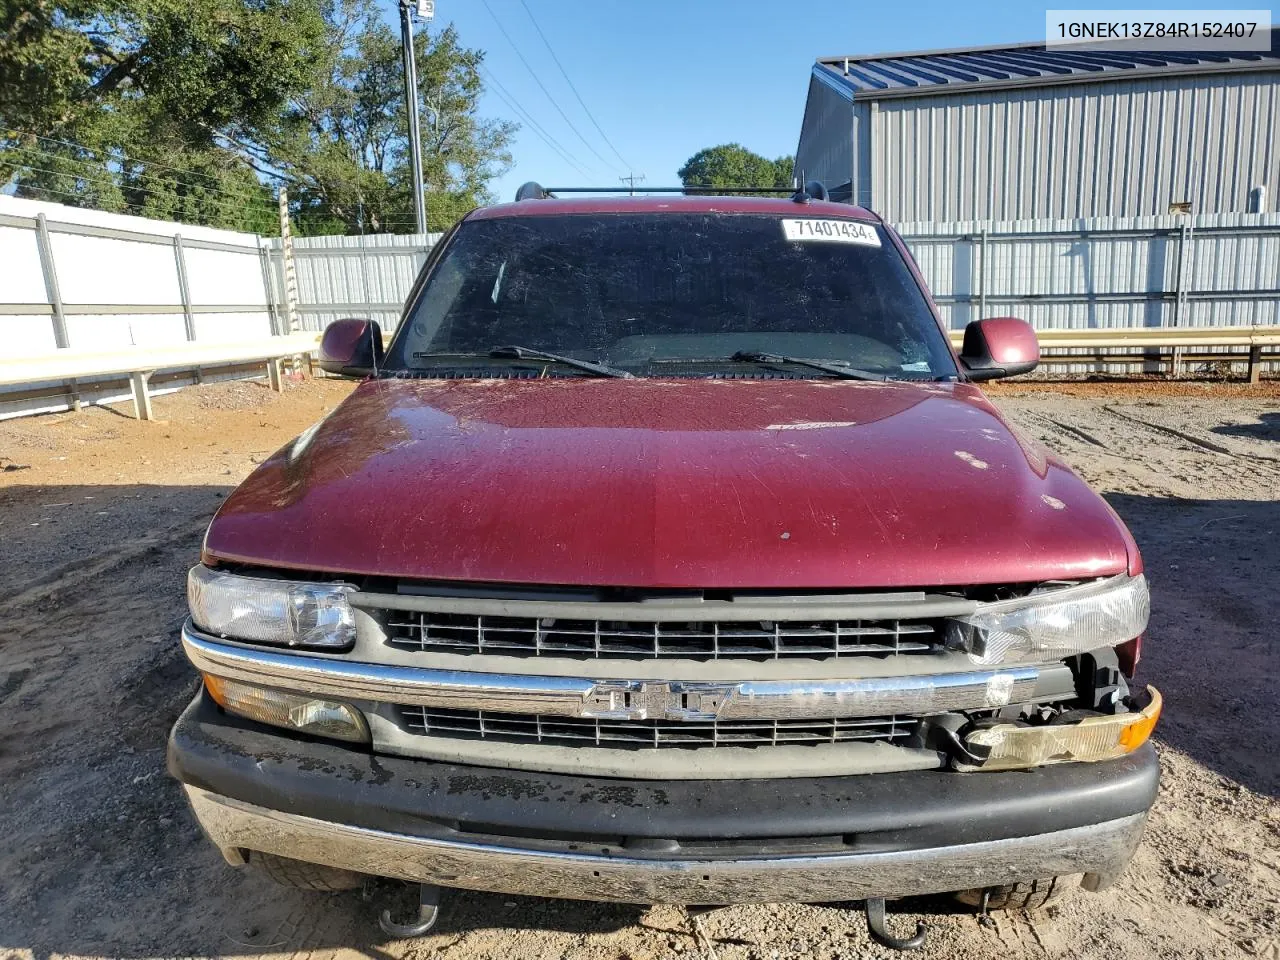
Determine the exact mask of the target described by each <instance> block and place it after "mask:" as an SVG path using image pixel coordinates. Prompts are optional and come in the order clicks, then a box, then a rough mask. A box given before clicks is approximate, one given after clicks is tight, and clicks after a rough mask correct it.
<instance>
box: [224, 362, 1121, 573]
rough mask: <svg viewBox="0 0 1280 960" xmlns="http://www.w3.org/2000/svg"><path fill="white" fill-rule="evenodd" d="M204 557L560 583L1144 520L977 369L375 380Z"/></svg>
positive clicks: (1068, 547)
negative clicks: (1025, 428)
mask: <svg viewBox="0 0 1280 960" xmlns="http://www.w3.org/2000/svg"><path fill="white" fill-rule="evenodd" d="M205 560H206V562H209V563H218V562H233V563H246V564H253V565H258V566H268V567H277V568H292V569H298V570H308V571H330V572H337V573H346V574H369V575H380V576H396V577H407V578H430V579H447V580H473V581H502V582H510V583H541V584H564V585H616V586H638V587H705V588H753V587H754V588H823V587H839V588H859V587H907V586H937V585H956V586H959V585H967V584H978V583H1009V582H1024V581H1041V580H1050V579H1071V578H1080V577H1091V576H1101V575H1106V574H1114V573H1119V572H1122V571H1124V570H1126V569H1131V568H1133V567H1136V566H1137V565H1138V564H1140V560H1139V559H1138V555H1137V550H1136V548H1135V547H1134V545H1133V541H1132V539H1131V538H1130V536H1129V534H1128V531H1127V530H1126V529H1125V528H1124V525H1123V524H1122V523H1121V522H1120V520H1119V518H1118V517H1117V516H1116V515H1115V514H1114V512H1112V511H1111V509H1110V508H1109V507H1108V506H1107V504H1106V503H1105V502H1104V501H1103V500H1102V499H1101V498H1100V497H1099V496H1097V495H1096V494H1095V493H1093V491H1091V490H1090V489H1089V488H1088V487H1087V486H1086V485H1085V484H1084V482H1083V481H1081V480H1080V479H1079V478H1078V477H1077V476H1076V475H1075V474H1074V473H1072V472H1071V470H1070V469H1069V468H1068V467H1067V466H1066V465H1065V464H1064V463H1062V462H1061V461H1060V460H1058V459H1056V458H1055V457H1053V456H1052V455H1050V454H1049V453H1048V452H1047V451H1046V450H1044V448H1042V447H1041V446H1040V445H1039V444H1036V443H1033V442H1030V441H1028V440H1027V439H1026V438H1024V437H1022V436H1020V435H1019V434H1018V433H1017V432H1016V431H1015V430H1013V429H1012V428H1011V427H1010V426H1009V425H1008V424H1007V423H1006V422H1005V420H1004V419H1003V418H1002V417H1001V416H1000V414H999V412H998V411H997V410H996V409H995V408H994V407H993V406H992V405H991V403H990V402H989V401H988V400H987V399H986V397H985V396H984V395H983V394H982V392H981V391H980V390H978V389H977V388H976V387H973V386H970V385H967V384H948V383H937V384H935V383H928V384H913V383H869V382H858V381H844V380H828V379H822V380H819V379H812V380H788V379H741V380H734V379H724V380H715V379H647V378H643V379H635V380H614V379H583V378H557V379H541V380H506V379H470V380H428V379H422V380H409V379H405V380H397V379H382V380H371V381H366V382H365V383H362V384H361V385H360V386H359V387H358V388H357V389H356V390H355V391H354V392H353V393H352V395H351V396H350V397H348V398H347V400H346V401H345V402H343V403H342V404H341V405H340V406H339V407H338V408H337V409H336V410H335V411H333V413H331V414H330V415H329V416H328V417H326V418H325V419H324V420H322V421H321V422H320V423H318V424H316V425H315V426H313V427H312V428H310V429H309V430H307V431H306V432H305V433H303V434H302V435H301V436H300V437H298V439H297V440H295V441H294V442H292V443H291V444H289V445H288V446H286V447H285V448H284V449H282V450H280V451H279V452H277V453H276V454H275V455H273V456H272V457H271V458H270V459H269V460H267V461H266V462H264V463H263V464H262V465H261V466H260V467H259V468H258V469H257V470H256V471H254V473H253V474H252V475H251V476H250V477H249V478H248V479H247V480H246V481H245V482H244V483H243V484H242V485H241V486H240V487H239V489H237V490H236V491H235V493H234V494H232V495H231V496H230V497H229V498H228V499H227V501H226V503H225V504H224V505H223V507H222V509H221V510H220V511H219V512H218V515H217V516H216V517H215V518H214V520H213V523H212V525H211V526H210V528H209V532H208V535H207V538H206V541H205Z"/></svg>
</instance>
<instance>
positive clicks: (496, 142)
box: [236, 0, 516, 233]
mask: <svg viewBox="0 0 1280 960" xmlns="http://www.w3.org/2000/svg"><path fill="white" fill-rule="evenodd" d="M328 18H329V31H328V38H327V42H326V44H325V47H324V49H323V51H322V52H321V56H320V60H319V61H318V63H317V67H316V73H315V76H314V77H313V80H312V83H311V84H310V85H309V87H308V89H307V90H306V92H305V93H303V94H302V95H301V96H299V97H297V98H295V99H294V100H293V101H292V102H291V103H290V104H289V107H288V109H287V110H286V111H285V112H284V114H283V115H282V116H281V118H280V120H279V122H278V124H277V125H276V126H275V127H274V128H273V129H271V130H270V131H267V132H265V133H264V134H263V135H262V136H261V138H260V140H258V141H257V142H254V140H253V139H252V138H246V139H245V140H242V141H238V142H237V144H236V145H237V147H238V148H239V149H240V150H241V151H242V155H243V156H245V157H246V159H247V160H248V161H249V162H251V163H252V164H254V165H255V167H257V168H258V169H259V170H261V171H262V172H263V173H272V172H274V173H275V174H276V175H278V176H280V177H282V178H283V179H285V180H286V181H288V182H290V183H291V184H292V185H293V190H294V194H295V200H296V205H295V212H296V215H297V218H298V222H299V226H300V228H301V230H303V231H304V232H314V233H361V232H379V231H395V232H407V231H411V230H412V229H413V224H414V215H413V195H412V189H411V178H410V167H409V156H408V137H407V123H406V118H405V108H404V87H403V79H402V76H403V74H402V67H401V51H400V40H399V38H398V36H396V35H395V34H394V33H393V32H392V31H391V30H390V29H389V28H388V27H387V25H386V24H385V23H384V22H383V21H382V20H381V18H380V17H379V15H378V11H377V7H376V6H375V4H374V2H373V0H338V2H337V3H335V5H334V8H333V9H332V10H331V11H330V12H329V14H328ZM414 43H415V53H416V56H417V59H418V92H419V98H420V100H419V102H420V104H421V105H422V106H421V109H422V112H423V121H422V150H423V165H424V168H425V169H424V179H425V181H426V184H427V191H428V195H427V212H428V225H429V229H432V230H443V229H445V228H446V227H448V226H449V225H450V224H452V223H453V222H454V221H455V220H457V219H458V217H460V216H461V215H462V214H464V213H466V212H467V211H468V210H471V209H472V208H474V207H476V206H477V205H479V204H481V203H485V202H488V201H489V200H490V199H491V197H490V194H489V192H488V189H487V183H488V182H489V180H491V179H492V178H493V177H495V176H497V175H499V174H501V173H503V172H505V170H506V169H507V168H508V167H509V166H510V163H511V155H510V153H509V150H508V145H509V143H510V140H511V137H512V135H513V133H514V132H515V129H516V128H515V126H514V125H513V124H510V123H505V122H499V121H492V120H484V119H481V118H480V117H479V115H478V100H479V97H480V92H481V87H482V84H481V80H480V75H479V65H480V63H481V61H482V60H483V57H484V55H483V54H482V53H481V52H480V51H478V50H468V49H465V48H463V47H461V46H460V45H459V44H458V36H457V33H456V31H455V30H454V29H453V27H448V28H446V29H444V30H442V31H440V32H438V33H436V34H435V35H434V36H431V37H428V35H427V34H426V33H425V32H419V33H418V34H417V35H416V36H415V38H414Z"/></svg>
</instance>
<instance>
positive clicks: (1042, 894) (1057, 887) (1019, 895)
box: [955, 873, 1080, 910]
mask: <svg viewBox="0 0 1280 960" xmlns="http://www.w3.org/2000/svg"><path fill="white" fill-rule="evenodd" d="M1078 886H1080V874H1078V873H1073V874H1067V875H1065V876H1061V877H1045V878H1043V879H1040V880H1032V881H1030V882H1024V883H1008V884H1003V885H1001V886H998V887H975V888H974V889H972V890H961V891H959V892H958V893H956V894H955V898H956V899H957V900H959V901H960V902H961V903H963V904H967V905H968V906H971V907H976V908H977V909H979V910H982V909H983V908H985V909H987V910H1039V909H1041V908H1042V907H1051V906H1054V905H1055V904H1058V903H1061V902H1062V901H1063V900H1064V899H1066V897H1067V896H1068V895H1069V894H1070V893H1071V891H1072V890H1074V889H1075V888H1076V887H1078ZM984 897H985V902H984Z"/></svg>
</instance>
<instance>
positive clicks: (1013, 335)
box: [960, 317, 1040, 380]
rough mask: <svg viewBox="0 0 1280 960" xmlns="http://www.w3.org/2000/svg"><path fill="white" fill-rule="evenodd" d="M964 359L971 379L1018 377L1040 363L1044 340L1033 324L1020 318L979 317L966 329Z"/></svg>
mask: <svg viewBox="0 0 1280 960" xmlns="http://www.w3.org/2000/svg"><path fill="white" fill-rule="evenodd" d="M960 362H961V363H963V364H964V368H965V372H966V373H967V374H968V375H969V379H970V380H996V379H999V378H1000V377H1016V376H1017V375H1018V374H1020V373H1030V372H1031V371H1032V370H1034V369H1035V368H1036V365H1037V364H1039V363H1040V343H1039V341H1037V340H1036V332H1035V330H1034V329H1033V328H1032V326H1031V324H1029V323H1027V321H1025V320H1019V319H1018V318H1017V317H990V318H989V319H986V320H975V321H973V323H971V324H969V325H968V326H967V327H965V328H964V345H963V346H962V347H961V348H960Z"/></svg>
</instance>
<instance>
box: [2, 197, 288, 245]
mask: <svg viewBox="0 0 1280 960" xmlns="http://www.w3.org/2000/svg"><path fill="white" fill-rule="evenodd" d="M21 186H22V190H23V191H24V192H30V193H42V194H45V193H53V194H57V195H58V196H60V197H67V198H69V199H71V200H80V201H82V202H83V201H84V200H85V199H86V197H85V195H84V194H83V193H72V192H71V191H69V190H55V189H54V188H53V187H44V186H34V185H31V184H22V185H21ZM4 196H10V194H4ZM12 196H13V197H14V199H17V200H33V201H36V202H40V198H39V197H33V196H22V197H19V196H18V195H17V193H16V192H15V193H14V194H12ZM45 202H49V203H52V202H55V201H45ZM64 206H65V204H64ZM84 209H91V210H92V209H98V208H96V207H85V208H84ZM103 212H104V213H120V214H122V215H125V216H130V215H131V214H127V213H125V211H121V210H106V211H103ZM221 219H222V221H223V222H225V223H235V224H239V225H240V227H241V228H247V229H244V230H243V231H242V232H245V233H258V232H259V231H258V230H257V229H256V227H257V226H261V224H260V223H259V224H255V223H254V222H253V221H252V220H246V219H244V218H243V217H228V216H225V215H224V216H223V217H222V218H221ZM172 222H173V223H183V222H185V221H180V220H174V221H172ZM188 225H189V226H205V227H210V228H211V229H214V230H227V229H231V228H230V227H220V226H216V225H213V224H207V223H206V224H188ZM263 235H264V236H265V234H263Z"/></svg>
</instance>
